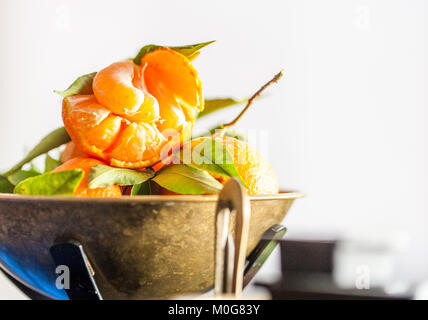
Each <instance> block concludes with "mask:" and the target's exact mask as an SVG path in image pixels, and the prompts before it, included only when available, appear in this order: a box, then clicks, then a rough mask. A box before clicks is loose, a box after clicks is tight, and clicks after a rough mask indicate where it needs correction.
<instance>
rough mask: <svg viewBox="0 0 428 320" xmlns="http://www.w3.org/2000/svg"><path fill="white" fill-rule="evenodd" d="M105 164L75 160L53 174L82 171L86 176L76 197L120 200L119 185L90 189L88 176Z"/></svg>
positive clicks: (63, 165) (76, 192)
mask: <svg viewBox="0 0 428 320" xmlns="http://www.w3.org/2000/svg"><path fill="white" fill-rule="evenodd" d="M97 164H103V162H101V161H99V160H96V159H92V158H73V159H71V160H68V161H67V162H65V163H63V164H62V165H60V166H59V167H57V168H56V169H55V170H53V172H59V171H65V170H74V169H80V170H82V171H83V172H84V176H83V179H82V181H81V182H80V184H79V185H78V186H77V189H76V191H75V192H74V195H75V196H82V197H103V198H120V197H121V196H122V192H121V190H120V187H119V186H117V185H111V186H108V187H103V188H95V189H88V176H89V172H90V171H91V168H92V167H93V166H96V165H97Z"/></svg>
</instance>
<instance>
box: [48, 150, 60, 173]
mask: <svg viewBox="0 0 428 320" xmlns="http://www.w3.org/2000/svg"><path fill="white" fill-rule="evenodd" d="M60 165H61V161H60V160H56V159H54V158H52V157H51V156H50V155H49V154H46V159H45V172H50V171H52V170H54V169H55V168H57V167H59V166H60Z"/></svg>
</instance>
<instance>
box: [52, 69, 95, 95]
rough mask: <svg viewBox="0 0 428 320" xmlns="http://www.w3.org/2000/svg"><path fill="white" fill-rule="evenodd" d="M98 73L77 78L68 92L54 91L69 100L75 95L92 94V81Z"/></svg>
mask: <svg viewBox="0 0 428 320" xmlns="http://www.w3.org/2000/svg"><path fill="white" fill-rule="evenodd" d="M96 74H97V73H96V72H92V73H88V74H85V75H83V76H80V77H79V78H77V79H76V80H75V81H74V82H73V83H72V84H71V85H70V86H69V87H68V88H67V89H66V90H64V91H59V90H54V92H55V93H58V94H59V95H60V96H62V97H64V98H67V97H70V96H73V95H75V94H92V93H93V91H92V81H93V80H94V77H95V75H96Z"/></svg>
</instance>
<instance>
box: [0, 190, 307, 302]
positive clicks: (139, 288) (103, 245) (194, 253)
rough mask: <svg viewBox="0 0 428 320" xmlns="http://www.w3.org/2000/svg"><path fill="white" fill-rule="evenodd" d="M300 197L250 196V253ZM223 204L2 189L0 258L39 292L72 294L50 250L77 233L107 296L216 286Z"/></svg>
mask: <svg viewBox="0 0 428 320" xmlns="http://www.w3.org/2000/svg"><path fill="white" fill-rule="evenodd" d="M301 196H302V194H300V193H297V192H283V193H280V194H278V195H271V196H252V197H250V202H251V213H252V215H251V223H250V237H249V243H248V252H247V254H248V253H249V252H250V251H251V250H252V249H253V248H254V247H255V246H256V244H257V242H258V241H259V239H260V237H261V235H262V234H263V232H264V231H265V230H267V229H268V228H269V227H270V226H272V225H273V224H276V223H280V222H281V221H282V220H283V219H284V217H285V214H286V213H287V211H288V209H289V208H290V206H291V204H292V203H293V201H294V199H296V198H299V197H301ZM216 202H217V196H215V195H212V196H184V195H183V196H155V195H153V196H137V197H123V198H120V199H102V198H100V199H85V198H78V197H41V196H18V195H9V194H3V195H0V264H1V266H2V268H3V269H4V270H5V271H7V272H8V273H10V274H12V276H14V277H15V278H16V279H18V280H19V281H21V282H22V283H24V284H25V285H27V286H29V287H30V288H32V289H35V290H36V291H38V292H39V293H42V294H44V295H46V296H48V297H51V298H55V299H65V298H67V296H66V294H65V292H64V291H63V290H58V289H57V288H56V286H55V279H56V275H55V270H54V269H55V267H54V263H53V260H52V258H51V256H50V253H49V249H50V247H51V246H52V245H54V244H55V243H58V242H61V241H66V240H69V239H74V240H77V241H79V242H80V243H81V244H82V245H83V247H84V249H85V251H86V253H87V255H88V257H89V260H90V261H91V264H92V266H93V267H94V269H95V280H96V282H97V285H98V287H99V289H100V291H101V293H102V295H103V298H105V299H147V298H161V297H168V296H176V295H181V294H194V293H197V292H199V291H202V290H204V289H207V288H209V287H210V286H211V285H212V284H213V268H214V263H213V259H214V219H215V217H214V214H215V208H216ZM233 220H234V218H233V216H232V221H231V225H233V224H232V223H233Z"/></svg>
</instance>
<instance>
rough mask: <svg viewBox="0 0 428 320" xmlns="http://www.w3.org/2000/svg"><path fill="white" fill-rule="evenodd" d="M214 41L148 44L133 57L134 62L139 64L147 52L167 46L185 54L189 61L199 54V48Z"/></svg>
mask: <svg viewBox="0 0 428 320" xmlns="http://www.w3.org/2000/svg"><path fill="white" fill-rule="evenodd" d="M213 42H215V40H213V41H207V42H201V43H196V44H191V45H187V46H180V47H169V46H161V45H157V44H148V45H146V46H144V47H142V48H141V49H140V51H139V52H138V54H137V56H136V57H135V58H134V59H133V61H134V63H135V64H138V65H139V64H140V63H141V59H142V58H143V57H144V56H145V55H146V54H147V53H149V52H151V51H154V50H156V49H157V48H160V47H167V48H170V49H173V50H175V51H177V52H179V53H181V54H182V55H184V56H186V57H187V58H188V59H189V60H190V61H192V60H194V59H195V58H196V57H197V56H198V55H199V50H201V49H202V48H203V47H206V46H207V45H209V44H211V43H213Z"/></svg>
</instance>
